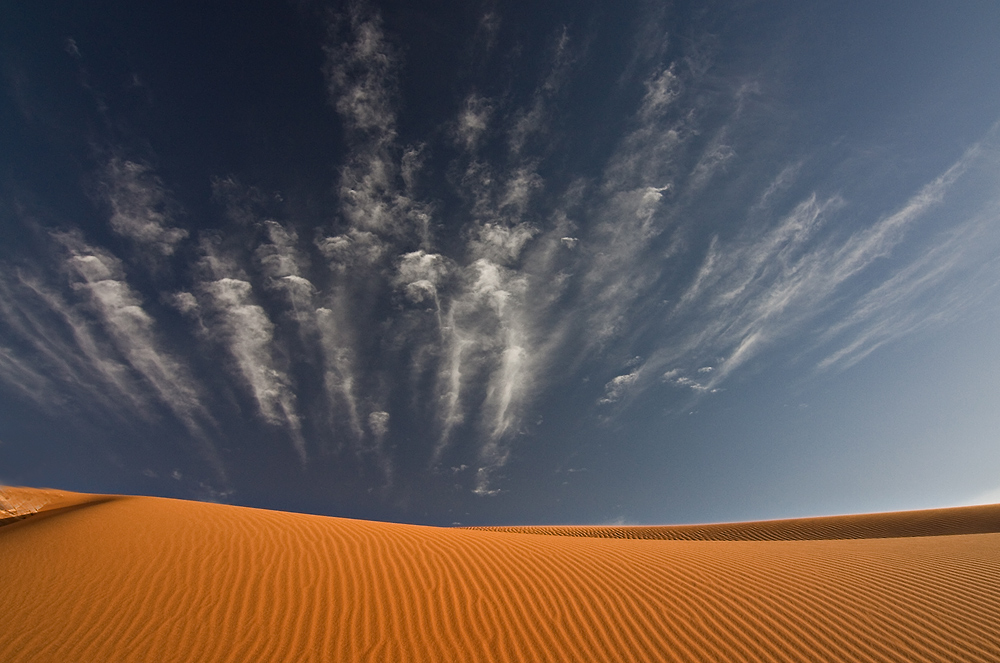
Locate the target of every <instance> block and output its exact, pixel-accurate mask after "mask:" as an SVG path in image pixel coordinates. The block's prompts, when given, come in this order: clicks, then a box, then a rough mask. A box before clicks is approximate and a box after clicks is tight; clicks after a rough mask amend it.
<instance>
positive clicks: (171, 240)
mask: <svg viewBox="0 0 1000 663" xmlns="http://www.w3.org/2000/svg"><path fill="white" fill-rule="evenodd" d="M104 186H105V197H106V199H107V201H108V204H109V205H110V206H111V220H110V223H111V228H112V230H114V231H115V232H116V233H118V234H119V235H122V236H124V237H128V238H129V239H131V240H133V241H134V242H136V243H137V244H139V245H140V246H143V247H149V248H151V249H153V250H154V251H155V252H157V253H159V254H161V255H165V256H168V255H171V254H173V252H174V251H175V250H176V247H177V244H179V243H180V242H181V241H183V240H184V239H185V238H186V237H187V236H188V232H187V231H186V230H184V229H183V228H176V227H173V226H172V225H171V223H172V219H171V208H173V207H176V203H173V202H172V201H171V199H170V197H169V196H168V194H167V192H166V190H165V189H164V187H163V183H162V182H161V181H160V179H159V178H158V177H157V176H156V175H155V174H154V173H153V172H152V170H151V169H150V168H149V167H148V166H145V165H143V164H139V163H135V162H134V161H127V160H124V159H121V158H118V157H115V158H113V159H111V160H110V161H109V162H108V165H107V167H106V169H105V179H104Z"/></svg>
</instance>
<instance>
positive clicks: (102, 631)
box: [0, 489, 1000, 663]
mask: <svg viewBox="0 0 1000 663" xmlns="http://www.w3.org/2000/svg"><path fill="white" fill-rule="evenodd" d="M4 490H5V491H7V492H5V494H6V495H7V497H8V499H7V502H6V503H5V502H4V501H3V500H0V563H2V568H3V575H2V579H0V614H2V615H3V618H4V623H3V625H2V626H0V661H3V662H5V663H15V662H22V661H23V662H29V661H30V662H32V663H37V662H45V661H53V662H55V661H58V662H59V663H66V662H71V661H79V662H81V663H82V662H86V663H92V662H105V661H143V662H148V661H183V662H185V663H188V662H192V661H198V662H202V661H233V662H234V663H235V662H239V663H244V662H256V661H296V662H298V661H433V662H438V661H475V662H478V661H759V660H765V661H992V662H996V661H1000V533H998V532H1000V506H987V507H965V508H957V509H941V510H935V511H925V512H907V513H898V514H879V515H870V516H845V517H838V518H814V519H807V520H799V521H773V522H764V523H746V524H740V525H710V526H687V527H672V528H670V527H668V528H600V527H589V528H540V529H535V528H520V529H519V530H518V531H512V530H509V529H508V530H507V531H482V530H472V529H443V528H435V527H419V526H413V525H396V524H390V523H376V522H366V521H357V520H344V519H339V518H325V517H320V516H308V515H301V514H294V513H281V512H273V511H261V510H256V509H247V508H240V507H232V506H222V505H216V504H202V503H197V502H183V501H177V500H167V499H157V498H148V497H113V498H107V497H99V496H88V495H76V494H72V493H58V494H56V493H53V492H43V491H30V490H27V489H17V491H12V489H4ZM15 493H16V495H15ZM11 495H14V496H15V497H16V499H10V496H11ZM2 497H3V495H0V498H2ZM13 501H17V502H18V503H22V504H24V503H27V504H29V506H31V505H32V504H33V505H35V506H38V505H39V504H41V506H40V507H39V508H37V509H36V510H37V513H33V514H30V515H25V516H24V517H20V518H19V519H15V517H16V514H14V513H13V509H10V508H8V507H9V504H10V503H11V502H13ZM5 504H7V505H8V506H5ZM5 509H6V510H5ZM678 539H681V540H678Z"/></svg>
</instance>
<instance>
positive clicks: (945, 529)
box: [468, 504, 1000, 541]
mask: <svg viewBox="0 0 1000 663" xmlns="http://www.w3.org/2000/svg"><path fill="white" fill-rule="evenodd" d="M468 529H477V530H483V531H489V532H513V533H521V534H546V535H550V536H584V537H596V538H602V539H648V540H670V541H820V540H832V539H890V538H897V537H913V536H952V535H957V534H990V533H994V532H1000V509H998V508H997V505H992V504H991V505H977V506H965V507H953V508H948V509H924V510H920V511H897V512H894V513H866V514H859V515H851V516H821V517H814V518H789V519H783V520H764V521H757V522H746V523H712V524H708V525H656V526H645V525H631V526H616V525H606V526H586V525H584V526H581V525H558V526H489V527H469V528H468Z"/></svg>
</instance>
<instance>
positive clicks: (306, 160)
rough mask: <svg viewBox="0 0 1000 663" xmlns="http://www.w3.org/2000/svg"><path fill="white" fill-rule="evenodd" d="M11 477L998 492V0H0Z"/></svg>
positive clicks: (548, 501)
mask: <svg viewBox="0 0 1000 663" xmlns="http://www.w3.org/2000/svg"><path fill="white" fill-rule="evenodd" d="M3 14H4V20H3V22H2V23H3V25H2V26H0V74H2V78H0V84H2V86H3V94H2V96H0V228H2V233H3V235H2V237H3V240H2V242H0V482H5V483H11V484H27V485H39V486H41V485H46V486H57V487H62V488H66V489H73V490H83V491H90V492H136V493H145V494H154V495H165V496H175V497H185V498H195V499H210V500H217V501H225V502H232V503H237V504H247V505H253V506H261V507H268V508H283V509H294V510H306V511H313V512H318V513H326V514H331V515H345V516H354V517H365V518H378V519H389V520H398V521H408V522H421V523H431V524H452V523H463V524H484V523H525V524H535V523H555V522H565V523H609V522H623V523H666V522H699V521H712V520H742V519H756V518H775V517H787V516H799V515H813V514H821V513H838V512H860V511H879V510H890V509H905V508H922V507H932V506H946V505H954V504H961V503H970V502H975V501H977V500H995V499H1000V492H998V490H1000V438H998V433H997V431H1000V406H998V396H997V395H998V394H1000V341H998V339H1000V335H998V334H997V332H996V330H997V328H998V323H1000V289H998V285H1000V125H998V122H1000V48H998V44H997V35H998V34H1000V4H998V3H996V2H992V1H986V0H982V1H967V2H961V3H943V2H880V3H869V2H838V3H799V2H752V1H747V2H675V3H669V2H655V1H650V2H602V1H598V0H592V1H589V2H579V1H573V2H570V1H568V0H567V1H563V2H557V1H541V2H487V1H481V2H457V1H455V2H453V1H446V0H437V1H434V2H402V1H397V2H388V1H387V2H374V1H372V2H347V3H338V2H329V3H323V2H310V1H308V0H297V1H289V2H262V1H255V2H244V1H241V2H218V3H175V2H148V3H138V4H137V3H125V2H112V1H99V2H88V3H64V2H55V1H46V0H38V1H34V2H30V3H15V2H5V3H4V10H3Z"/></svg>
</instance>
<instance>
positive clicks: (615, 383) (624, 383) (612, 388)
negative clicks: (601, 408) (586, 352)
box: [597, 371, 639, 405]
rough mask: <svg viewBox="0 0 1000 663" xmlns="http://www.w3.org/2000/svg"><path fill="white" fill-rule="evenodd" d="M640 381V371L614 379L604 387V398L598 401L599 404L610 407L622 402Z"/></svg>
mask: <svg viewBox="0 0 1000 663" xmlns="http://www.w3.org/2000/svg"><path fill="white" fill-rule="evenodd" d="M638 379H639V371H633V372H632V373H626V374H624V375H619V376H618V377H615V378H612V379H611V380H609V381H608V383H607V384H605V385H604V396H603V397H601V398H600V399H599V400H598V401H597V402H598V404H599V405H608V404H610V403H616V402H618V401H620V400H621V399H622V398H623V397H624V396H625V394H627V393H628V391H629V389H630V388H631V387H632V385H634V384H635V383H636V381H637V380H638Z"/></svg>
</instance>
